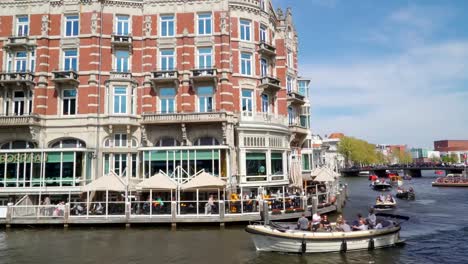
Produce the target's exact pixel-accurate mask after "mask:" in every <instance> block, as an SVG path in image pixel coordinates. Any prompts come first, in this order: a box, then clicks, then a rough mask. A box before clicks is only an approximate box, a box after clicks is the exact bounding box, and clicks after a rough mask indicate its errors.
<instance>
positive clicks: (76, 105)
mask: <svg viewBox="0 0 468 264" xmlns="http://www.w3.org/2000/svg"><path fill="white" fill-rule="evenodd" d="M69 90H75V91H76V93H75V97H71V96H65V91H69ZM73 99H74V100H75V109H74V112H75V113H74V114H70V112H71V111H70V110H71V106H70V102H71V100H73ZM66 100H69V101H70V102H69V103H68V114H65V113H64V110H65V101H66ZM76 114H78V89H76V88H66V89H62V115H63V116H74V115H76Z"/></svg>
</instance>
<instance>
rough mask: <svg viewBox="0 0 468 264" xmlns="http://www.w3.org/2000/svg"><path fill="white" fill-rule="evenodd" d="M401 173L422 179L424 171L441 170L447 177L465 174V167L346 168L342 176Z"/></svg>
mask: <svg viewBox="0 0 468 264" xmlns="http://www.w3.org/2000/svg"><path fill="white" fill-rule="evenodd" d="M387 170H390V171H401V170H403V171H404V173H405V175H409V176H411V177H421V176H422V173H421V172H422V171H424V170H441V171H445V175H447V174H449V173H463V171H464V170H465V168H464V167H457V166H387V167H363V168H360V167H357V168H344V169H341V174H342V175H343V176H347V177H352V176H359V172H361V171H369V172H371V173H374V174H376V175H377V176H379V177H385V176H386V174H385V173H386V171H387Z"/></svg>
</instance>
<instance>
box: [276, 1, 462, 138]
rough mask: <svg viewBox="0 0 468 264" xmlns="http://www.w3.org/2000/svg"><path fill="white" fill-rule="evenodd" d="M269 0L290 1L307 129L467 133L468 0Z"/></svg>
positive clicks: (360, 133)
mask: <svg viewBox="0 0 468 264" xmlns="http://www.w3.org/2000/svg"><path fill="white" fill-rule="evenodd" d="M273 3H274V5H275V6H276V7H279V6H281V7H283V8H285V7H288V6H289V7H291V8H292V12H293V16H294V21H295V25H296V29H297V31H298V33H299V42H300V44H299V52H300V54H299V64H300V72H301V74H302V75H303V76H304V77H308V78H310V79H311V81H312V82H311V101H312V129H313V131H314V133H318V134H321V135H324V134H329V133H331V132H338V131H340V132H344V133H345V134H347V135H351V136H355V137H359V138H363V139H366V140H368V141H370V142H373V143H380V144H408V145H409V146H416V147H432V142H433V141H434V140H440V139H468V16H467V15H466V10H468V1H463V0H459V1H455V0H454V1H432V0H420V1H417V0H412V1H409V0H406V1H404V0H392V1H371V0H369V1H364V0H363V1H357V0H355V1H349V0H273Z"/></svg>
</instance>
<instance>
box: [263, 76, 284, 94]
mask: <svg viewBox="0 0 468 264" xmlns="http://www.w3.org/2000/svg"><path fill="white" fill-rule="evenodd" d="M259 87H260V88H262V89H263V90H264V91H266V92H270V93H276V92H277V91H279V90H280V89H281V86H280V80H278V79H276V78H275V77H272V76H264V77H262V79H261V80H260V86H259Z"/></svg>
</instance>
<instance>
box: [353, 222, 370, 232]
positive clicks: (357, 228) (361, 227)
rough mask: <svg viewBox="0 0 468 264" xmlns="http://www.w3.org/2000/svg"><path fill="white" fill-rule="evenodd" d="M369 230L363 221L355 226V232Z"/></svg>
mask: <svg viewBox="0 0 468 264" xmlns="http://www.w3.org/2000/svg"><path fill="white" fill-rule="evenodd" d="M368 229H369V228H368V226H367V225H366V223H365V222H364V221H363V220H360V221H359V224H358V225H354V226H353V230H354V231H364V230H368Z"/></svg>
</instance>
